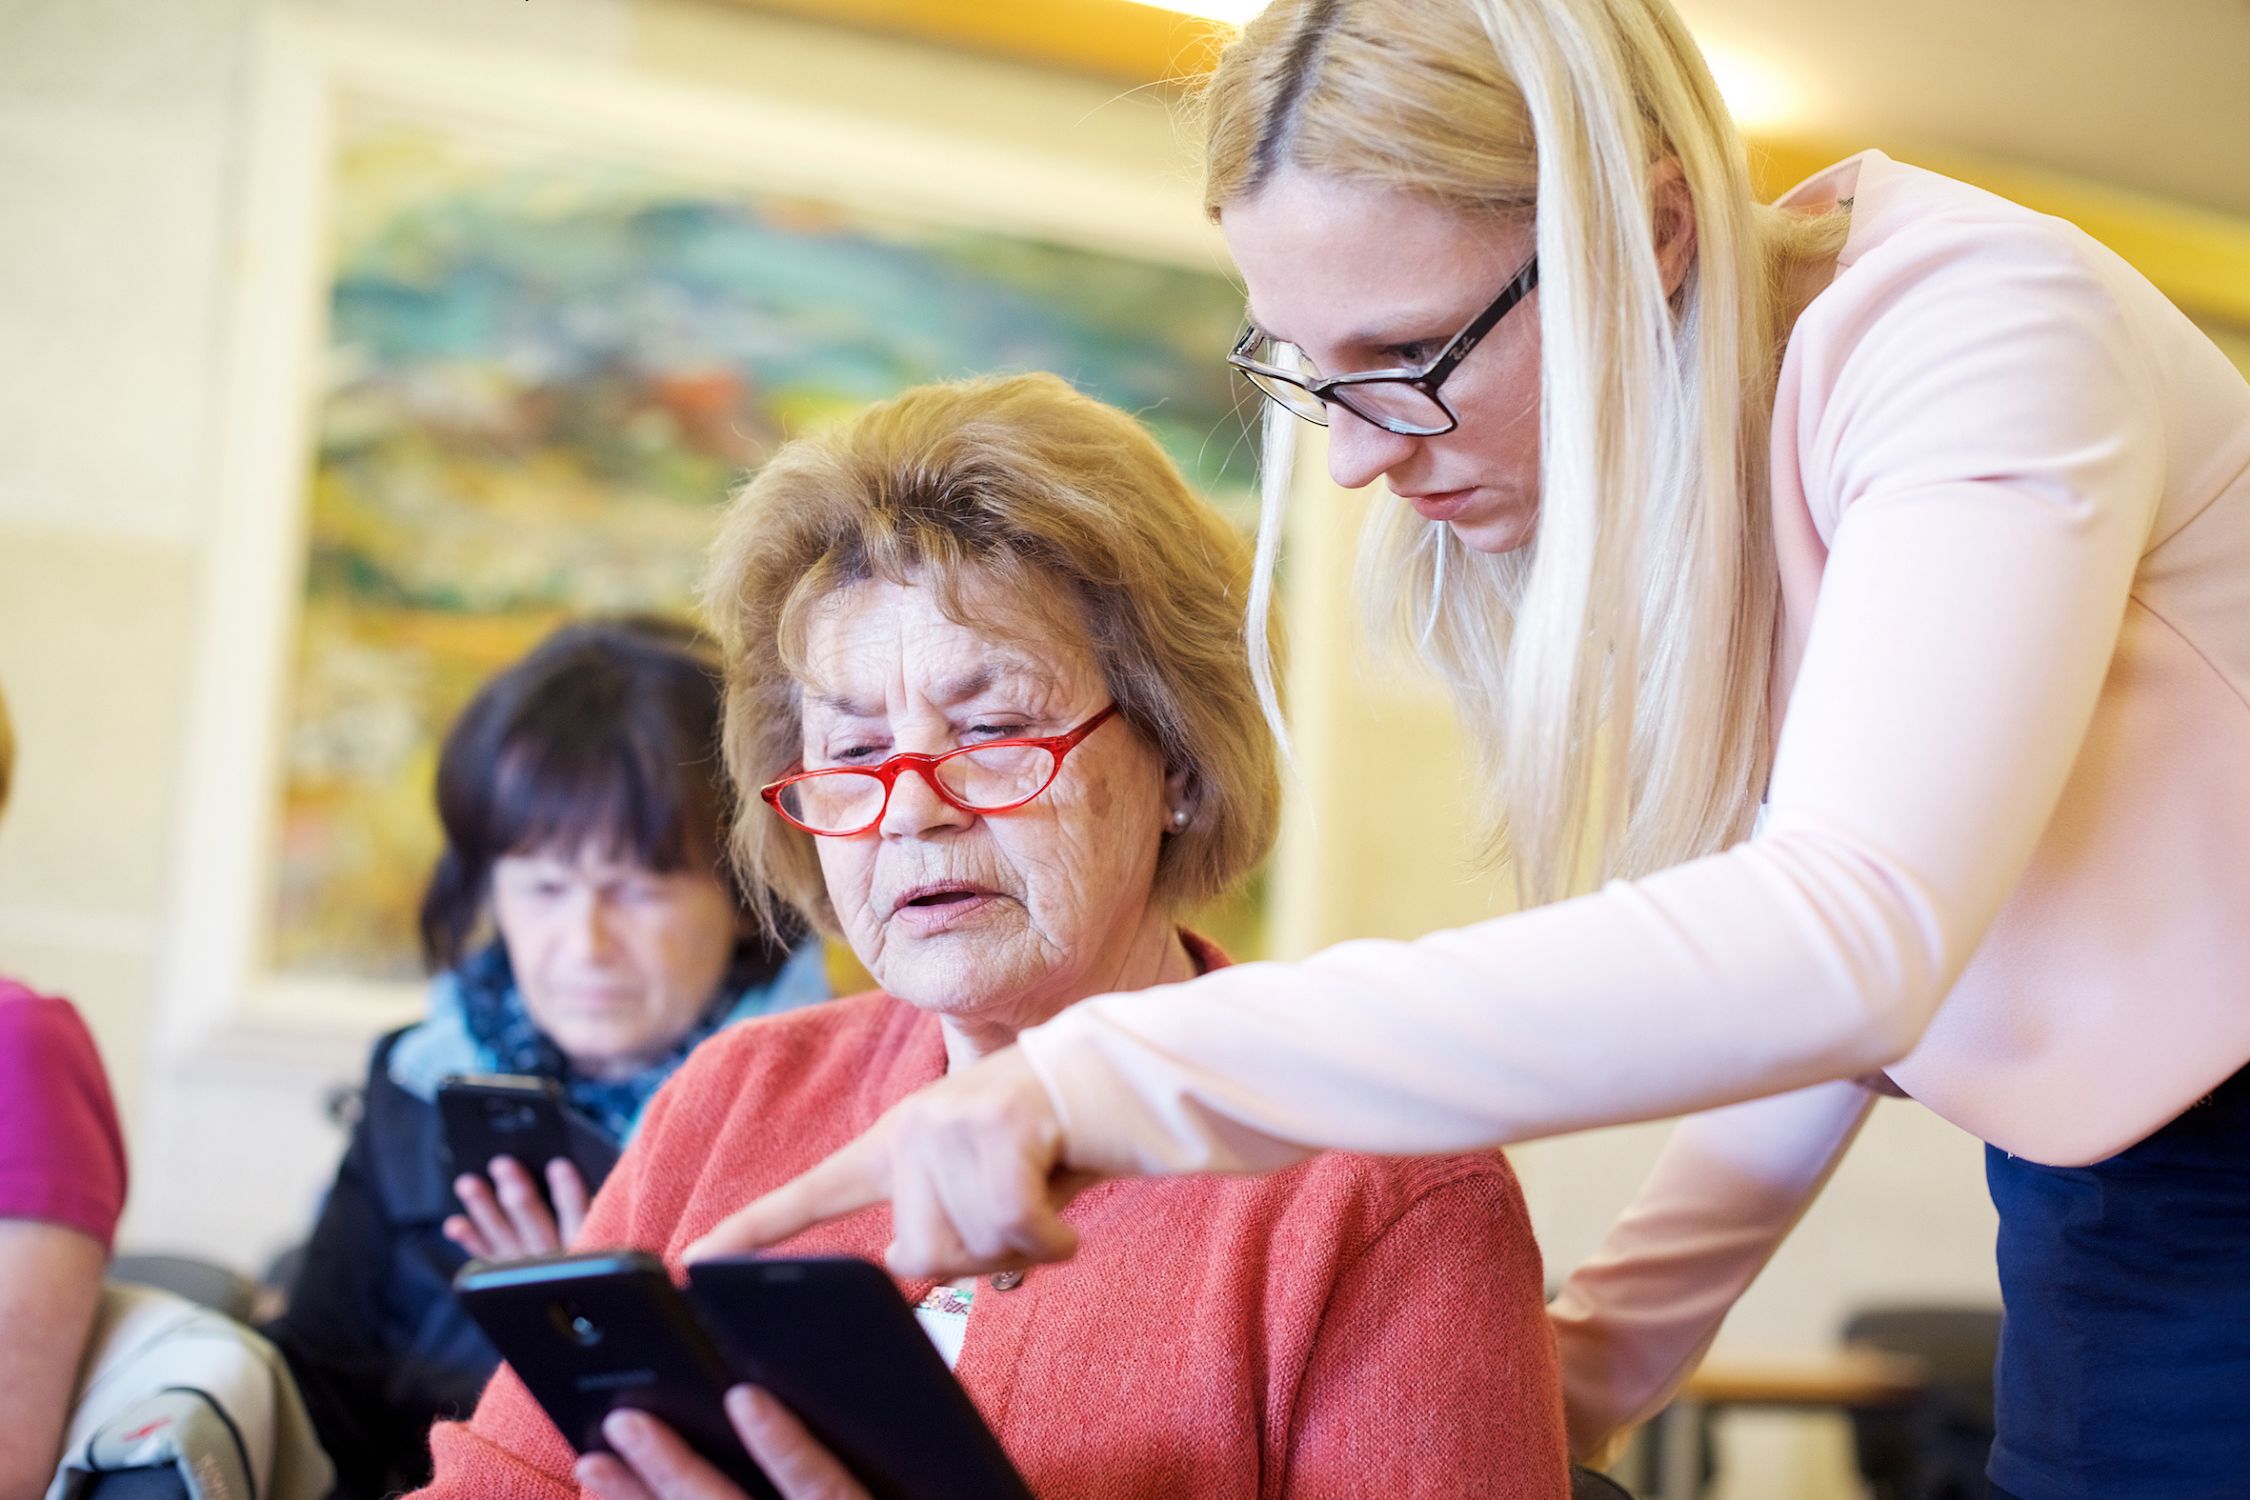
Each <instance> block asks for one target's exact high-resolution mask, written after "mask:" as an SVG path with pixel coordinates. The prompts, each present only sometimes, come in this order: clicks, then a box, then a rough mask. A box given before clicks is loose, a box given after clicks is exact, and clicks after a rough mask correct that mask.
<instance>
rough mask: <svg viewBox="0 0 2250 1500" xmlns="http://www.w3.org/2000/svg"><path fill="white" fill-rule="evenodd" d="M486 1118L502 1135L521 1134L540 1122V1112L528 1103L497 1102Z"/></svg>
mask: <svg viewBox="0 0 2250 1500" xmlns="http://www.w3.org/2000/svg"><path fill="white" fill-rule="evenodd" d="M485 1119H486V1120H487V1121H488V1122H489V1123H490V1124H491V1126H492V1128H493V1129H494V1130H496V1131H498V1132H499V1133H500V1134H502V1135H521V1134H523V1133H524V1132H525V1131H527V1130H530V1129H531V1128H532V1127H533V1126H535V1125H537V1124H538V1123H539V1115H538V1112H537V1111H535V1110H534V1109H532V1107H531V1106H530V1105H528V1104H496V1105H494V1106H493V1107H492V1108H491V1109H490V1110H489V1111H487V1113H486V1115H485Z"/></svg>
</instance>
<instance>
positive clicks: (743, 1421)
mask: <svg viewBox="0 0 2250 1500" xmlns="http://www.w3.org/2000/svg"><path fill="white" fill-rule="evenodd" d="M726 1409H727V1418H728V1420H729V1421H730V1422H732V1423H733V1424H734V1431H735V1435H736V1436H737V1437H739V1438H740V1439H741V1440H742V1445H743V1446H744V1447H745V1448H747V1449H748V1450H749V1452H750V1456H751V1457H752V1458H754V1459H756V1460H757V1463H758V1467H759V1468H761V1469H763V1470H764V1471H765V1472H766V1476H767V1478H768V1479H770V1480H771V1481H772V1483H773V1486H774V1488H776V1489H778V1490H779V1491H781V1500H873V1497H872V1496H870V1495H869V1494H868V1492H867V1487H866V1486H865V1485H863V1484H861V1483H860V1482H859V1481H858V1480H857V1479H855V1478H853V1477H852V1473H851V1470H849V1469H847V1468H845V1467H844V1465H843V1462H842V1461H841V1460H840V1459H838V1458H837V1457H836V1455H835V1454H833V1453H830V1452H829V1451H828V1450H827V1449H826V1448H824V1447H822V1446H821V1445H820V1443H819V1441H818V1440H817V1439H816V1438H814V1437H813V1435H812V1434H811V1433H809V1432H807V1431H806V1430H805V1424H804V1423H802V1422H800V1421H799V1420H797V1417H796V1414H795V1413H793V1412H791V1411H790V1410H789V1408H788V1407H786V1406H784V1405H782V1404H781V1402H780V1401H779V1400H777V1399H775V1397H774V1396H773V1395H772V1394H771V1393H770V1392H766V1391H761V1390H759V1389H758V1388H757V1387H756V1386H749V1385H738V1386H736V1387H734V1388H733V1389H732V1390H730V1391H728V1392H727V1397H726ZM602 1431H603V1433H604V1435H605V1436H606V1437H608V1439H609V1443H610V1448H611V1450H612V1451H611V1452H608V1453H589V1454H587V1455H586V1456H585V1457H584V1458H582V1459H580V1460H579V1462H578V1468H577V1479H578V1483H579V1484H580V1485H581V1486H583V1487H584V1488H585V1489H587V1490H588V1491H590V1492H591V1493H593V1494H594V1495H595V1496H597V1497H598V1500H738V1497H740V1496H741V1494H742V1491H741V1490H739V1489H737V1488H736V1487H735V1486H733V1485H732V1484H730V1483H728V1481H727V1479H726V1476H725V1475H723V1474H721V1473H719V1472H718V1470H716V1469H714V1468H713V1467H712V1466H711V1465H710V1464H708V1463H706V1462H705V1461H704V1460H703V1459H702V1458H701V1457H700V1456H699V1455H697V1453H696V1452H695V1450H694V1449H692V1448H690V1447H689V1446H688V1445H687V1443H686V1442H685V1441H683V1440H682V1439H681V1437H680V1436H679V1434H678V1433H675V1432H673V1431H672V1430H671V1429H670V1428H668V1427H666V1426H665V1425H664V1424H663V1423H662V1422H659V1421H657V1420H655V1419H654V1418H652V1417H648V1416H645V1415H643V1414H642V1413H639V1412H626V1411H616V1412H611V1413H610V1415H609V1417H608V1418H607V1419H606V1420H605V1421H604V1422H603V1424H602Z"/></svg>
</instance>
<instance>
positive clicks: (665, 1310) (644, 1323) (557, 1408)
mask: <svg viewBox="0 0 2250 1500" xmlns="http://www.w3.org/2000/svg"><path fill="white" fill-rule="evenodd" d="M453 1290H454V1293H455V1294H456V1295H457V1296H459V1297H460V1299H461V1305H462V1306H463V1307H465V1308H466V1309H468V1313H469V1316H470V1317H472V1318H474V1319H476V1322H477V1326H478V1327H480V1328H482V1329H483V1330H484V1331H485V1335H486V1337H488V1338H490V1339H491V1340H492V1345H493V1347H494V1348H496V1349H498V1350H499V1351H500V1354H501V1357H502V1358H504V1359H506V1360H507V1361H508V1363H509V1364H510V1365H512V1366H513V1367H514V1368H515V1372H516V1374H517V1375H518V1376H519V1377H520V1378H521V1379H522V1381H523V1383H524V1385H525V1386H526V1387H527V1388H528V1389H529V1390H530V1391H531V1394H532V1397H533V1399H535V1400H537V1401H538V1403H539V1405H540V1406H541V1407H542V1408H543V1409H545V1411H546V1413H547V1416H548V1418H549V1419H550V1420H551V1421H553V1422H554V1424H555V1427H556V1429H557V1430H558V1431H560V1432H561V1433H562V1435H563V1438H564V1440H565V1441H567V1442H568V1443H569V1444H570V1445H571V1446H572V1447H573V1448H575V1449H577V1450H578V1451H579V1452H580V1453H597V1452H599V1453H606V1452H609V1451H610V1447H609V1444H608V1442H607V1441H606V1440H605V1439H604V1438H603V1437H602V1419H603V1418H604V1417H606V1416H608V1415H609V1414H610V1413H611V1412H612V1411H614V1410H616V1409H617V1408H618V1407H621V1406H629V1407H632V1408H634V1409H635V1410H638V1411H645V1412H647V1413H648V1414H649V1415H650V1416H653V1417H655V1418H657V1419H658V1420H659V1421H661V1422H663V1423H664V1424H665V1425H666V1426H668V1427H670V1428H671V1429H672V1430H673V1431H674V1432H677V1433H678V1434H679V1435H680V1436H681V1437H682V1438H684V1439H685V1440H686V1441H687V1444H688V1446H689V1447H691V1448H693V1449H694V1450H695V1451H696V1452H698V1453H700V1454H702V1455H703V1457H705V1458H706V1459H708V1460H710V1462H711V1463H712V1464H713V1465H715V1466H716V1467H717V1468H718V1469H719V1470H720V1471H721V1472H722V1473H724V1474H725V1475H726V1476H727V1477H728V1478H729V1479H731V1480H733V1481H734V1482H735V1483H736V1484H738V1485H740V1486H741V1487H742V1488H743V1489H744V1490H745V1491H746V1492H748V1493H749V1494H750V1495H752V1496H754V1497H756V1500H780V1493H779V1491H777V1490H775V1489H774V1487H773V1486H772V1485H771V1484H769V1483H768V1482H767V1481H766V1477H765V1475H764V1474H763V1473H762V1472H760V1470H759V1468H758V1466H757V1464H756V1463H754V1462H753V1461H752V1460H751V1458H750V1455H749V1453H748V1452H747V1451H746V1450H745V1449H744V1448H743V1446H742V1442H741V1440H740V1439H739V1438H737V1437H736V1436H735V1434H734V1427H733V1424H731V1423H730V1422H729V1421H728V1420H727V1414H726V1406H725V1398H726V1392H727V1388H728V1387H729V1386H731V1385H733V1384H735V1383H736V1378H735V1377H734V1376H733V1375H731V1374H730V1373H729V1371H728V1368H727V1361H726V1358H725V1356H724V1355H723V1354H722V1353H721V1352H720V1350H719V1348H718V1347H717V1346H716V1345H715V1344H714V1343H713V1341H712V1339H711V1336H710V1335H709V1334H708V1333H706V1332H705V1331H704V1329H703V1327H702V1325H701V1323H700V1322H699V1321H698V1319H697V1317H696V1315H695V1312H694V1311H693V1310H692V1309H691V1308H690V1307H689V1306H688V1302H687V1299H686V1298H685V1297H682V1296H681V1295H680V1292H679V1289H678V1288H676V1287H674V1286H673V1285H672V1278H671V1277H670V1276H669V1275H668V1274H666V1272H665V1270H664V1264H663V1262H662V1261H659V1260H658V1259H657V1258H656V1257H654V1256H653V1255H644V1254H641V1253H640V1252H638V1251H604V1252H597V1253H593V1254H579V1255H543V1256H537V1257H534V1258H532V1259H529V1260H515V1261H504V1262H497V1263H495V1262H487V1261H471V1262H469V1264H468V1265H466V1266H464V1267H462V1268H461V1272H460V1274H459V1275H457V1276H455V1277H454V1278H453Z"/></svg>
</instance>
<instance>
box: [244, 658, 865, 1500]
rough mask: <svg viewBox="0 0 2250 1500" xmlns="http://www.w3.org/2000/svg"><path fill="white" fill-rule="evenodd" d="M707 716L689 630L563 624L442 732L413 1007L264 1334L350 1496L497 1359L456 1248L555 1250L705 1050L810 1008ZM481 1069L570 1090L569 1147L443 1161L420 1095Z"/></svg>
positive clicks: (405, 1469) (435, 1120)
mask: <svg viewBox="0 0 2250 1500" xmlns="http://www.w3.org/2000/svg"><path fill="white" fill-rule="evenodd" d="M719 724H720V689H719V681H718V677H717V673H716V666H715V663H714V662H713V661H712V659H711V658H710V656H709V655H708V653H707V651H706V649H705V648H704V646H703V644H702V642H701V640H700V638H699V637H698V636H697V635H696V634H695V633H694V632H693V631H692V630H690V629H689V628H688V627H686V626H683V625H678V624H675V623H672V622H670V621H664V620H657V619H646V618H636V619H622V620H604V621H593V622H588V623H582V624H575V625H568V626H565V627H563V628H562V629H560V630H558V631H557V632H556V633H555V634H554V635H552V636H550V637H549V638H548V639H547V640H546V641H545V642H544V643H542V644H541V645H540V646H539V647H538V648H537V649H536V650H534V651H533V652H532V653H531V654H530V655H529V656H527V657H525V658H524V659H523V660H522V661H520V662H518V663H517V664H516V665H514V666H512V667H510V668H509V669H508V670H507V671H505V672H503V673H501V674H500V675H499V676H498V677H496V678H494V679H493V680H492V681H491V682H489V683H487V684H486V685H485V687H484V688H483V689H482V690H481V691H480V692H479V693H478V694H477V696H476V697H475V698H474V699H473V700H472V701H471V702H470V704H469V706H468V708H467V709H466V710H465V711H464V712H463V713H462V715H461V717H460V719H459V720H458V721H457V722H456V723H455V724H454V726H453V729H452V731H451V732H450V733H449V734H448V735H447V737H446V741H445V746H444V750H443V753H442V755H441V757H440V760H439V764H438V778H437V782H438V785H437V800H438V815H439V818H440V820H441V821H442V823H443V824H444V828H445V852H444V854H443V855H442V856H441V857H440V858H439V860H438V864H437V868H436V871H435V873H434V874H433V875H432V877H431V880H430V885H429V890H428V892H427V893H426V894H425V896H424V899H423V904H422V921H421V928H422V933H421V935H422V946H423V952H424V956H425V958H426V960H427V962H428V964H429V967H430V970H431V972H432V973H433V974H434V975H435V976H436V977H435V980H434V982H433V984H432V986H431V997H430V1013H429V1016H428V1018H427V1019H425V1020H423V1021H422V1022H421V1023H420V1024H418V1025H415V1026H411V1027H408V1028H406V1029H405V1030H402V1031H399V1032H395V1033H393V1034H391V1035H389V1036H386V1037H384V1038H383V1039H382V1040H381V1041H380V1042H378V1043H377V1044H376V1047H375V1053H374V1058H373V1062H372V1065H371V1067H370V1069H369V1072H368V1079H367V1090H366V1099H365V1106H364V1108H363V1110H362V1113H361V1117H360V1120H359V1124H358V1126H357V1128H356V1129H355V1131H354V1133H353V1137H352V1142H351V1146H350V1148H349V1150H348V1151H347V1152H346V1154H345V1157H344V1161H343V1165H342V1167H341V1169H340V1170H339V1171H338V1173H337V1177H336V1182H335V1185H334V1187H333V1188H332V1189H331V1190H330V1192H329V1195H328V1199H327V1203H326V1206H325V1208H324V1209H323V1211H322V1213H321V1217H320V1222H319V1225H318V1226H317V1228H316V1229H315V1230H314V1232H313V1238H312V1243H311V1245H310V1246H309V1248H308V1249H307V1252H306V1257H305V1261H304V1265H303V1267H302V1269H301V1270H300V1271H299V1272H298V1274H297V1275H296V1277H295V1278H294V1285H293V1287H292V1290H291V1295H290V1301H289V1307H288V1311H287V1312H286V1313H285V1314H284V1315H283V1316H282V1317H281V1318H280V1319H279V1321H277V1322H276V1323H275V1324H274V1325H273V1326H272V1327H271V1328H270V1329H269V1330H268V1332H269V1333H270V1334H271V1336H272V1337H273V1339H274V1341H275V1342H276V1343H277V1344H279V1345H280V1347H281V1349H282V1351H283V1352H284V1354H286V1356H287V1357H288V1360H289V1364H290V1369H291V1371H292V1373H293V1374H294V1375H295V1376H296V1378H297V1382H298V1385H299V1386H300V1388H301V1389H302V1390H303V1392H304V1396H305V1400H306V1404H307V1405H308V1406H309V1407H310V1408H311V1411H312V1414H313V1419H314V1422H315V1424H316V1425H317V1426H318V1428H319V1430H320V1435H321V1441H322V1443H323V1444H324V1445H325V1446H326V1447H327V1449H328V1451H329V1456H330V1457H331V1458H332V1459H334V1461H335V1464H336V1469H337V1474H338V1481H339V1483H338V1493H339V1494H341V1495H346V1496H376V1495H383V1494H390V1493H395V1492H396V1491H398V1490H401V1489H406V1488H411V1487H412V1486H414V1485H415V1484H418V1483H420V1482H422V1480H424V1479H425V1478H427V1476H428V1473H429V1449H428V1433H429V1427H430V1424H431V1422H432V1421H434V1420H436V1419H437V1418H439V1417H442V1416H454V1415H465V1414H466V1413H467V1412H468V1411H469V1409H470V1408H471V1407H472V1406H474V1405H475V1403H476V1398H477V1393H478V1391H479V1390H481V1389H482V1388H483V1385H484V1383H485V1380H486V1379H487V1377H489V1376H490V1375H491V1373H492V1370H493V1367H494V1366H495V1365H496V1364H498V1362H499V1359H498V1356H497V1355H496V1354H495V1353H494V1352H493V1350H492V1349H491V1347H490V1346H489V1345H488V1344H487V1343H486V1342H485V1339H484V1337H483V1335H482V1334H481V1333H480V1332H479V1331H478V1330H477V1328H476V1326H475V1325H474V1324H473V1323H471V1322H470V1320H469V1319H468V1318H467V1317H466V1316H465V1315H464V1314H463V1313H462V1312H461V1311H460V1309H459V1307H458V1306H457V1305H456V1304H455V1302H454V1300H453V1295H452V1291H451V1286H450V1283H451V1281H452V1278H453V1273H454V1272H455V1271H456V1270H458V1269H459V1268H460V1266H461V1265H462V1263H463V1262H464V1261H466V1260H467V1259H468V1258H469V1256H470V1255H472V1254H474V1255H479V1256H485V1257H488V1258H495V1257H496V1258H508V1257H514V1256H520V1255H532V1254H538V1253H541V1252H543V1251H549V1250H554V1249H558V1248H560V1247H561V1246H563V1245H565V1244H568V1243H569V1242H570V1240H571V1238H572V1236H573V1235H574V1234H575V1233H576V1232H577V1228H578V1225H579V1223H580V1221H582V1220H583V1218H584V1216H585V1210H586V1204H587V1201H588V1199H589V1198H590V1197H591V1194H592V1190H593V1188H594V1187H596V1186H598V1185H599V1179H600V1177H601V1175H602V1174H603V1173H604V1172H605V1171H606V1170H607V1168H608V1166H609V1164H610V1163H611V1162H612V1161H614V1159H615V1157H616V1154H617V1152H618V1151H619V1150H620V1149H621V1148H622V1147H623V1146H624V1144H625V1142H626V1141H627V1140H628V1139H630V1138H631V1136H632V1134H633V1131H634V1129H635V1127H636V1125H637V1124H638V1123H639V1119H640V1114H641V1110H642V1108H643V1107H644V1106H645V1105H646V1104H647V1103H648V1101H649V1098H650V1097H651V1096H652V1095H653V1094H655V1092H656V1090H657V1088H658V1087H659V1086H660V1085H661V1084H662V1083H663V1082H664V1081H665V1079H667V1078H669V1077H670V1076H671V1075H672V1072H673V1071H674V1070H675V1069H676V1068H677V1067H678V1066H679V1065H680V1063H681V1062H682V1061H684V1060H685V1059H686V1057H687V1055H688V1053H689V1052H690V1051H691V1050H693V1048H694V1047H695V1046H696V1044H697V1043H699V1042H701V1041H702V1040H704V1039H705V1038H706V1037H708V1036H710V1035H711V1034H712V1033H714V1032H716V1031H717V1030H719V1029H720V1028H721V1027H723V1026H726V1025H728V1024H729V1023H731V1022H734V1021H737V1020H742V1019H745V1018H748V1017H751V1016H762V1015H770V1014H774V1013H776V1012H779V1011H784V1010H789V1009H793V1008H795V1007H797V1006H800V1005H804V1004H808V1003H810V1002H813V1001H816V1000H820V999H824V998H826V996H827V993H828V990H827V983H826V980H825V977H824V975H823V973H822V969H821V964H820V953H819V946H818V944H817V943H812V942H806V943H804V944H802V945H801V946H799V947H797V948H795V949H794V950H792V949H791V948H790V947H789V946H787V945H785V944H783V943H775V942H770V941H768V940H766V939H765V938H764V937H763V936H762V935H761V928H760V926H759V923H758V921H757V919H756V918H755V917H754V916H752V915H751V903H750V901H749V899H748V896H747V893H746V892H745V891H744V890H743V889H742V888H741V887H740V885H739V884H737V883H736V881H735V880H734V878H733V877H732V876H731V875H730V874H729V873H728V870H727V867H726V862H725V858H724V853H723V851H724V849H725V840H726V830H727V826H728V822H729V819H730V817H731V815H732V810H733V802H732V794H731V791H730V789H729V786H728V782H727V778H726V772H725V769H724V766H723V764H722V762H721V761H720V759H719V756H718V739H719ZM488 923H489V936H487V935H486V933H487V926H488ZM491 1073H507V1074H519V1075H530V1076H535V1077H540V1078H546V1079H551V1080H553V1081H554V1082H555V1083H557V1084H558V1085H560V1087H561V1089H562V1092H563V1098H564V1100H565V1103H566V1110H565V1116H566V1121H567V1123H568V1126H569V1133H570V1139H571V1150H570V1156H569V1157H567V1158H565V1157H557V1158H555V1159H554V1160H552V1161H548V1162H517V1161H513V1160H511V1159H509V1158H507V1157H498V1158H495V1159H494V1161H493V1162H492V1163H491V1164H490V1168H489V1170H490V1179H489V1180H487V1178H486V1177H485V1176H484V1175H481V1174H480V1173H477V1172H474V1171H467V1172H463V1173H461V1174H460V1175H458V1176H453V1175H451V1174H450V1171H449V1168H448V1165H447V1160H446V1157H445V1155H444V1153H443V1151H442V1149H441V1140H442V1135H441V1131H440V1127H439V1117H438V1110H437V1105H436V1092H437V1088H438V1085H439V1084H440V1083H441V1082H442V1081H443V1080H444V1079H446V1078H448V1077H451V1076H455V1075H465V1074H491ZM533 1172H538V1173H539V1174H540V1176H541V1177H542V1178H543V1179H544V1183H545V1187H546V1190H547V1194H548V1195H549V1197H551V1200H552V1204H553V1208H552V1211H550V1209H549V1206H548V1202H547V1201H546V1200H544V1199H543V1198H542V1196H541V1194H540V1192H539V1191H538V1188H537V1186H536V1185H535V1183H534V1181H533V1177H532V1173H533Z"/></svg>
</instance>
